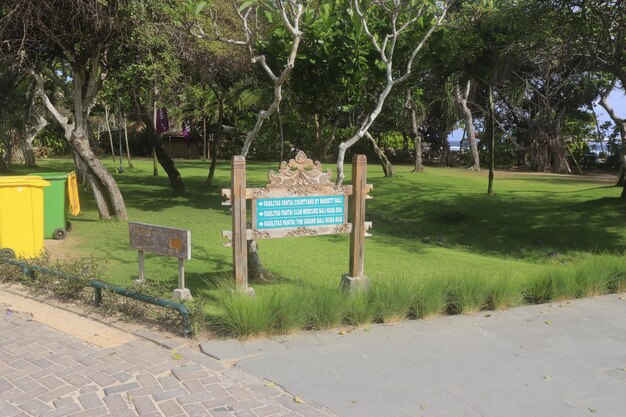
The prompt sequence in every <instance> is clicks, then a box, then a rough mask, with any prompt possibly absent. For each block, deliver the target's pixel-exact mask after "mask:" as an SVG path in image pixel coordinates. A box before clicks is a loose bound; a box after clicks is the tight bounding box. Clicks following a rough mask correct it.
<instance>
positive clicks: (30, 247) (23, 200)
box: [0, 176, 50, 258]
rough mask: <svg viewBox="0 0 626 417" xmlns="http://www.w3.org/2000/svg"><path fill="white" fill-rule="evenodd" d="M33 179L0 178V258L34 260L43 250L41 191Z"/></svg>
mask: <svg viewBox="0 0 626 417" xmlns="http://www.w3.org/2000/svg"><path fill="white" fill-rule="evenodd" d="M49 185H50V183H49V182H48V181H44V180H43V179H42V178H41V177H36V176H20V177H0V255H3V256H6V255H15V256H16V257H18V258H36V257H38V256H39V255H40V254H41V251H42V250H43V188H44V187H47V186H49Z"/></svg>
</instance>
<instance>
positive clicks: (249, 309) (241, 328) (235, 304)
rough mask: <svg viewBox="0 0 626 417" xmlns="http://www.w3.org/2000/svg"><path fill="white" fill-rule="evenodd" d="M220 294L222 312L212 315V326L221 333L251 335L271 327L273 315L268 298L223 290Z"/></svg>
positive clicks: (264, 331)
mask: <svg viewBox="0 0 626 417" xmlns="http://www.w3.org/2000/svg"><path fill="white" fill-rule="evenodd" d="M221 292H222V294H221V296H220V299H221V304H222V309H223V311H222V314H218V315H217V316H215V317H213V319H212V324H213V327H214V328H215V329H216V330H217V331H218V332H220V333H221V334H223V335H226V336H237V337H243V338H246V337H251V336H257V335H260V334H263V333H267V332H268V331H269V330H270V329H271V328H272V322H273V315H272V309H271V308H270V305H271V303H270V302H269V298H267V297H262V296H259V295H257V296H254V297H250V296H249V295H246V294H240V293H237V292H233V291H230V292H229V291H228V290H223V291H221Z"/></svg>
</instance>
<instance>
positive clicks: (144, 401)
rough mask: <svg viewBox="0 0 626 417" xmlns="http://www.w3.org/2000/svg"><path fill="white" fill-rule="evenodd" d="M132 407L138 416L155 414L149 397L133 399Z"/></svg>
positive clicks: (154, 407) (154, 408)
mask: <svg viewBox="0 0 626 417" xmlns="http://www.w3.org/2000/svg"><path fill="white" fill-rule="evenodd" d="M133 405H134V406H135V409H136V410H137V412H138V413H139V415H140V416H143V415H146V414H150V413H153V412H156V411H157V409H156V406H155V405H154V402H153V401H152V400H151V399H150V398H149V397H140V398H133Z"/></svg>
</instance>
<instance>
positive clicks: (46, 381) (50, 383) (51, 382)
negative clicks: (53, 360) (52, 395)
mask: <svg viewBox="0 0 626 417" xmlns="http://www.w3.org/2000/svg"><path fill="white" fill-rule="evenodd" d="M37 382H39V383H40V384H42V385H44V386H45V387H46V388H48V389H55V388H58V387H60V386H62V385H65V382H63V381H61V380H60V379H59V378H57V377H56V376H54V375H47V376H44V377H42V378H38V379H37ZM0 384H1V380H0ZM1 391H2V390H1V389H0V392H1Z"/></svg>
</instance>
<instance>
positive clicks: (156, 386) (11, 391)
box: [0, 309, 334, 417]
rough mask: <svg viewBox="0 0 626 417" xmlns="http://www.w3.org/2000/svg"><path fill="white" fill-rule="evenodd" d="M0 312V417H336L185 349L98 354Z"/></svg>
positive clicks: (139, 345)
mask: <svg viewBox="0 0 626 417" xmlns="http://www.w3.org/2000/svg"><path fill="white" fill-rule="evenodd" d="M0 311H2V317H1V318H0V416H2V417H26V416H42V417H66V416H72V417H88V416H89V417H96V416H112V417H113V416H115V417H125V416H137V415H140V416H150V417H156V416H165V417H178V416H196V417H205V416H214V417H270V416H292V417H297V416H299V417H303V416H311V417H332V416H334V414H333V413H332V412H330V411H329V410H326V409H324V408H323V407H318V406H315V405H313V404H310V403H307V402H306V401H304V400H302V399H300V398H297V397H294V396H293V395H291V394H289V393H287V392H285V391H284V390H283V389H281V388H280V387H278V386H275V385H274V384H272V383H270V382H267V381H264V380H261V379H258V378H256V377H253V376H251V375H249V374H247V373H245V372H244V371H242V370H240V369H238V368H236V367H234V368H229V367H225V366H224V365H222V364H220V363H219V362H217V361H215V360H214V359H212V358H209V357H208V356H206V355H203V354H201V353H198V352H195V351H192V350H190V349H187V348H184V347H181V348H178V349H177V350H175V351H173V350H168V349H164V348H162V347H159V346H157V345H155V344H154V343H151V342H148V341H145V340H140V339H136V340H133V341H131V342H127V343H123V344H121V345H118V346H116V347H109V348H106V349H101V348H97V347H95V346H94V345H90V344H88V343H85V342H83V341H81V340H80V339H78V338H76V337H72V336H68V335H66V334H64V333H61V332H59V331H57V330H54V329H51V328H49V327H47V326H45V325H43V324H40V323H37V322H35V321H30V320H29V316H28V315H24V314H16V313H14V312H13V311H12V310H10V309H9V310H7V309H3V310H0Z"/></svg>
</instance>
